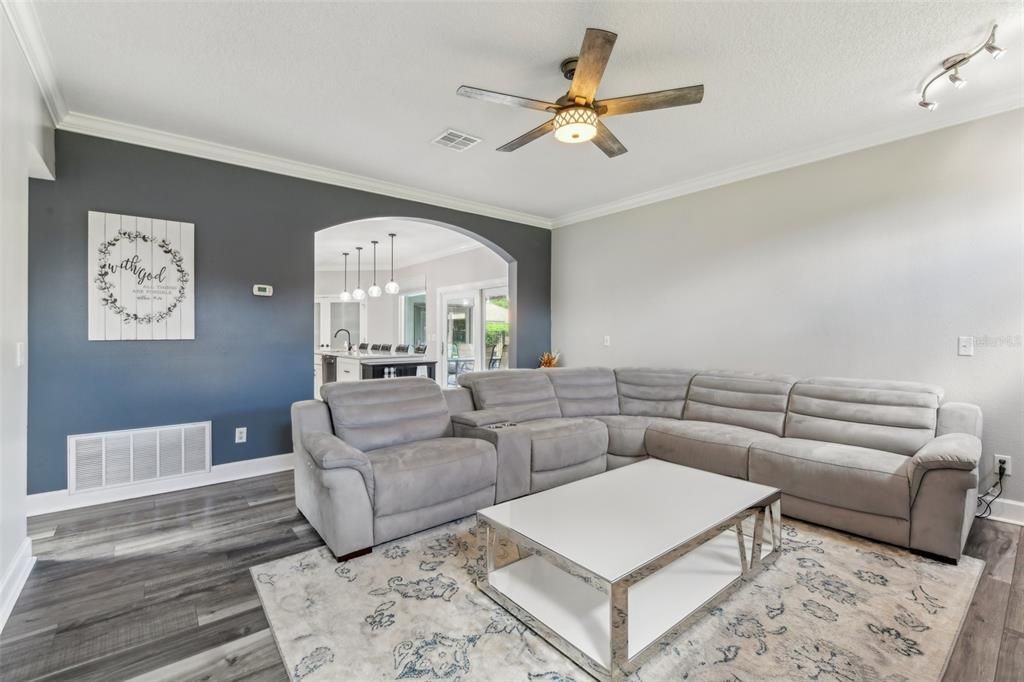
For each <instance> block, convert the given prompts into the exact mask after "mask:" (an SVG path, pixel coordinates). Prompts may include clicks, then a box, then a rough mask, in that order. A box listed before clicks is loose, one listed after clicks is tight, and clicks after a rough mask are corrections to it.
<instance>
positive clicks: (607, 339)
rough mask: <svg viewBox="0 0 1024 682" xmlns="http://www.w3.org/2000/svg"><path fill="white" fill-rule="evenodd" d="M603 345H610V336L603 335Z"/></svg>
mask: <svg viewBox="0 0 1024 682" xmlns="http://www.w3.org/2000/svg"><path fill="white" fill-rule="evenodd" d="M604 345H606V346H610V345H612V337H610V336H606V337H604Z"/></svg>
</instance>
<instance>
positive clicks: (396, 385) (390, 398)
mask: <svg viewBox="0 0 1024 682" xmlns="http://www.w3.org/2000/svg"><path fill="white" fill-rule="evenodd" d="M320 395H321V397H323V399H324V402H325V403H327V406H328V407H329V408H331V421H332V422H333V425H334V435H336V436H337V437H338V438H341V439H342V440H343V441H345V442H346V443H349V444H350V445H352V446H354V447H356V448H359V449H360V450H363V451H366V450H376V449H377V448H384V447H388V446H391V445H401V444H403V443H412V442H413V441H418V440H427V439H429V438H443V437H445V436H450V435H452V425H451V419H450V418H449V416H448V404H447V403H446V402H445V399H444V396H443V395H441V387H440V386H438V385H437V383H435V382H434V381H433V380H432V379H428V378H426V377H408V378H402V379H375V380H373V381H346V382H335V383H330V384H324V385H323V386H322V387H321V388H320Z"/></svg>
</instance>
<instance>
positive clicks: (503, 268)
mask: <svg viewBox="0 0 1024 682" xmlns="http://www.w3.org/2000/svg"><path fill="white" fill-rule="evenodd" d="M375 252H376V253H375ZM314 254H315V256H314V271H315V300H314V302H313V307H314V311H313V313H314V314H313V320H314V324H313V326H314V328H313V347H314V372H315V376H316V379H315V382H314V383H315V385H314V395H315V396H317V397H319V392H320V386H321V385H322V384H323V383H326V382H329V381H358V380H363V379H372V378H381V377H392V376H431V377H433V378H434V379H435V380H436V381H437V382H438V383H439V384H441V386H443V387H450V386H456V385H457V384H458V376H459V375H460V374H464V373H466V372H473V371H481V370H495V369H506V368H508V367H515V366H516V363H515V344H514V342H513V325H514V324H515V317H516V315H515V298H516V297H515V269H516V268H515V259H513V258H512V257H511V256H510V255H509V254H508V253H507V252H505V251H504V250H503V249H501V248H500V247H498V246H496V245H495V244H493V243H490V242H488V241H487V240H485V239H483V238H482V237H480V236H479V235H476V234H474V233H472V232H469V231H467V230H464V229H462V228H459V227H457V226H455V225H449V224H446V223H440V222H435V221H430V220H425V219H420V218H405V217H387V218H370V219H364V220H355V221H351V222H347V223H342V224H339V225H333V226H331V227H327V228H325V229H323V230H320V231H318V232H317V233H316V235H315V248H314ZM346 254H347V255H346Z"/></svg>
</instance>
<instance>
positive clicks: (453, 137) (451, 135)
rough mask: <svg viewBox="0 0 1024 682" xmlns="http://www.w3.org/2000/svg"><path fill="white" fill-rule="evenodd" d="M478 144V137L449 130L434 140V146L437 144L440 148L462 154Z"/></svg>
mask: <svg viewBox="0 0 1024 682" xmlns="http://www.w3.org/2000/svg"><path fill="white" fill-rule="evenodd" d="M478 142H480V138H479V137H473V136H472V135H467V134H466V133H460V132H459V131H458V130H452V129H451V128H449V129H448V130H446V131H444V132H443V133H441V135H439V136H438V137H437V138H435V139H434V144H439V145H441V146H442V147H447V148H448V149H453V150H455V151H457V152H464V151H466V150H467V149H469V148H470V147H472V146H474V145H475V144H477V143H478Z"/></svg>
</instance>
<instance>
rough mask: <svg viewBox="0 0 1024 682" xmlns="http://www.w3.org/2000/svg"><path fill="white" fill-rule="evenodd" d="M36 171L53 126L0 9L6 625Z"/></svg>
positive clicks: (18, 514) (20, 499)
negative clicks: (31, 198)
mask: <svg viewBox="0 0 1024 682" xmlns="http://www.w3.org/2000/svg"><path fill="white" fill-rule="evenodd" d="M30 175H31V176H34V177H38V178H47V179H53V126H52V123H51V121H50V117H49V114H48V113H47V111H46V108H45V105H44V104H43V100H42V97H41V95H40V93H39V89H38V88H37V87H36V83H35V81H34V80H33V78H32V73H31V71H30V70H29V67H28V63H27V62H26V61H25V58H24V55H23V54H22V53H21V49H20V48H19V46H18V42H17V39H16V38H15V36H14V32H13V31H12V29H11V26H10V24H9V23H8V20H7V15H6V14H5V13H4V12H2V11H0V629H2V628H3V623H4V620H5V619H6V616H7V609H8V607H10V606H13V600H14V599H15V598H16V597H17V594H16V590H17V588H20V585H17V584H15V583H16V581H17V579H18V578H19V577H20V576H19V575H16V572H15V571H16V569H17V567H16V566H15V561H16V560H17V559H18V558H19V553H21V552H25V551H30V550H31V545H29V544H28V540H27V538H26V532H25V511H26V491H25V479H26V430H27V406H28V365H27V356H26V353H27V349H28V178H29V176H30ZM18 344H21V346H22V349H23V350H22V360H23V362H22V364H21V366H18V363H17V361H16V353H17V348H18Z"/></svg>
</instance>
